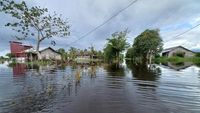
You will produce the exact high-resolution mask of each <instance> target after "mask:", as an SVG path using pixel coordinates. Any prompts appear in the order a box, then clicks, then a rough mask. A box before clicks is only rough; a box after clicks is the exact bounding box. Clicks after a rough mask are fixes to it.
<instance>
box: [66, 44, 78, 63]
mask: <svg viewBox="0 0 200 113" xmlns="http://www.w3.org/2000/svg"><path fill="white" fill-rule="evenodd" d="M77 54H78V49H76V48H74V47H71V48H70V49H69V55H68V56H69V59H70V60H74V59H75V58H76V55H77Z"/></svg>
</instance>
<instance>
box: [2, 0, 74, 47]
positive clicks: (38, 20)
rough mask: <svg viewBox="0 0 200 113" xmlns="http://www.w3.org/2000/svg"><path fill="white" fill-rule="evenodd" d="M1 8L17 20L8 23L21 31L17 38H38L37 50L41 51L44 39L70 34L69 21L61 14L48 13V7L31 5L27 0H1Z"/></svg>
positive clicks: (18, 31) (17, 30)
mask: <svg viewBox="0 0 200 113" xmlns="http://www.w3.org/2000/svg"><path fill="white" fill-rule="evenodd" d="M0 10H1V12H4V13H5V14H8V15H11V16H12V17H13V18H15V19H16V20H17V21H16V22H13V23H7V24H6V26H9V27H11V28H12V29H13V30H15V31H16V32H17V33H19V35H17V36H16V38H17V39H19V40H22V39H26V38H27V37H34V38H36V40H37V48H36V50H37V51H39V45H40V43H41V42H42V41H43V40H44V39H48V38H51V37H53V36H58V37H65V36H68V35H70V32H69V27H70V26H69V25H68V22H67V21H66V20H64V19H61V15H57V14H56V13H54V14H53V15H50V14H48V9H47V8H41V7H38V6H33V7H29V6H27V4H26V2H25V1H22V2H16V1H13V0H1V2H0Z"/></svg>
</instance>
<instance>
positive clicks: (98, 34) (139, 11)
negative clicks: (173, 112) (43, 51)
mask: <svg viewBox="0 0 200 113" xmlns="http://www.w3.org/2000/svg"><path fill="white" fill-rule="evenodd" d="M26 1H27V2H28V3H30V5H39V6H41V7H47V8H48V9H49V11H50V12H51V13H52V12H54V11H56V12H57V13H59V14H62V15H63V17H66V18H68V20H69V23H70V25H71V26H72V27H71V29H70V30H71V36H69V37H68V38H64V39H63V38H55V39H56V43H57V45H56V47H55V48H61V47H63V48H65V49H68V48H69V46H74V47H77V48H88V47H89V46H91V44H93V45H94V46H95V48H97V49H103V47H104V45H105V43H106V39H107V38H109V37H110V36H111V34H112V33H114V32H116V31H121V30H124V29H126V28H129V30H130V31H131V32H130V34H129V37H130V38H129V39H128V41H129V43H131V44H132V42H133V40H134V38H135V37H136V36H137V35H138V34H140V33H141V32H143V31H144V30H145V29H155V28H159V29H160V34H161V36H162V38H163V40H164V41H166V40H170V41H168V42H166V43H165V46H164V47H171V46H177V45H184V46H185V47H188V48H199V47H200V46H199V45H198V43H200V41H199V40H197V38H199V34H200V31H199V28H196V29H194V30H192V31H190V32H188V33H186V34H184V35H183V36H180V37H179V38H177V39H171V38H173V37H174V36H176V35H177V34H179V33H182V32H184V31H185V30H187V29H189V28H191V27H193V26H195V25H197V24H199V23H200V12H199V11H200V7H199V4H200V1H199V0H162V1H158V0H138V2H136V3H135V4H133V5H132V6H131V7H129V9H127V10H125V11H124V12H122V13H121V14H120V15H118V16H117V17H115V18H113V19H112V20H111V21H110V22H109V23H107V24H106V25H104V26H102V27H101V28H100V29H98V30H97V31H95V32H93V33H91V34H90V35H88V36H87V37H85V38H83V39H81V40H79V41H77V42H76V43H73V44H71V43H72V42H74V41H75V40H77V39H79V38H80V37H81V36H83V35H84V34H85V33H87V32H88V31H90V30H92V29H93V28H95V27H96V26H98V25H100V24H101V23H102V22H104V21H105V20H107V19H108V18H110V17H111V16H112V15H113V14H115V13H116V12H118V11H119V10H120V9H122V8H124V7H125V6H127V5H128V4H129V3H130V2H131V1H132V0H117V1H116V0H40V1H39V0H35V1H31V2H30V0H26ZM0 17H4V16H2V14H1V15H0ZM9 19H10V18H8V17H6V18H4V19H1V24H0V25H1V26H2V23H5V22H7V21H8V20H9ZM0 33H1V34H0V35H1V37H9V38H7V39H6V40H7V41H8V40H10V39H12V38H11V37H10V35H11V34H9V33H5V30H2V29H0ZM50 41H51V40H45V41H44V42H43V43H42V47H46V46H50ZM27 42H28V43H30V44H35V42H34V40H28V41H27ZM0 44H3V45H5V44H4V41H3V42H0ZM69 44H70V45H69ZM68 45H69V46H68ZM5 46H6V45H5ZM2 48H4V49H8V47H4V46H1V49H2Z"/></svg>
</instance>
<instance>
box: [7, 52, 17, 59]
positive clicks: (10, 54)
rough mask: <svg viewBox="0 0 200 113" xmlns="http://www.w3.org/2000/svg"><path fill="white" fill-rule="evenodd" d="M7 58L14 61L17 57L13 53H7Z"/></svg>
mask: <svg viewBox="0 0 200 113" xmlns="http://www.w3.org/2000/svg"><path fill="white" fill-rule="evenodd" d="M6 56H7V57H8V58H9V59H12V58H14V57H15V55H14V54H12V53H7V54H6Z"/></svg>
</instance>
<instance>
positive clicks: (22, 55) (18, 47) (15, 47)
mask: <svg viewBox="0 0 200 113" xmlns="http://www.w3.org/2000/svg"><path fill="white" fill-rule="evenodd" d="M30 48H33V47H32V46H29V45H23V44H22V43H21V42H16V41H10V51H11V54H12V55H13V56H14V57H15V59H16V60H19V61H24V60H26V59H28V54H27V53H26V52H25V51H26V50H28V49H30Z"/></svg>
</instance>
